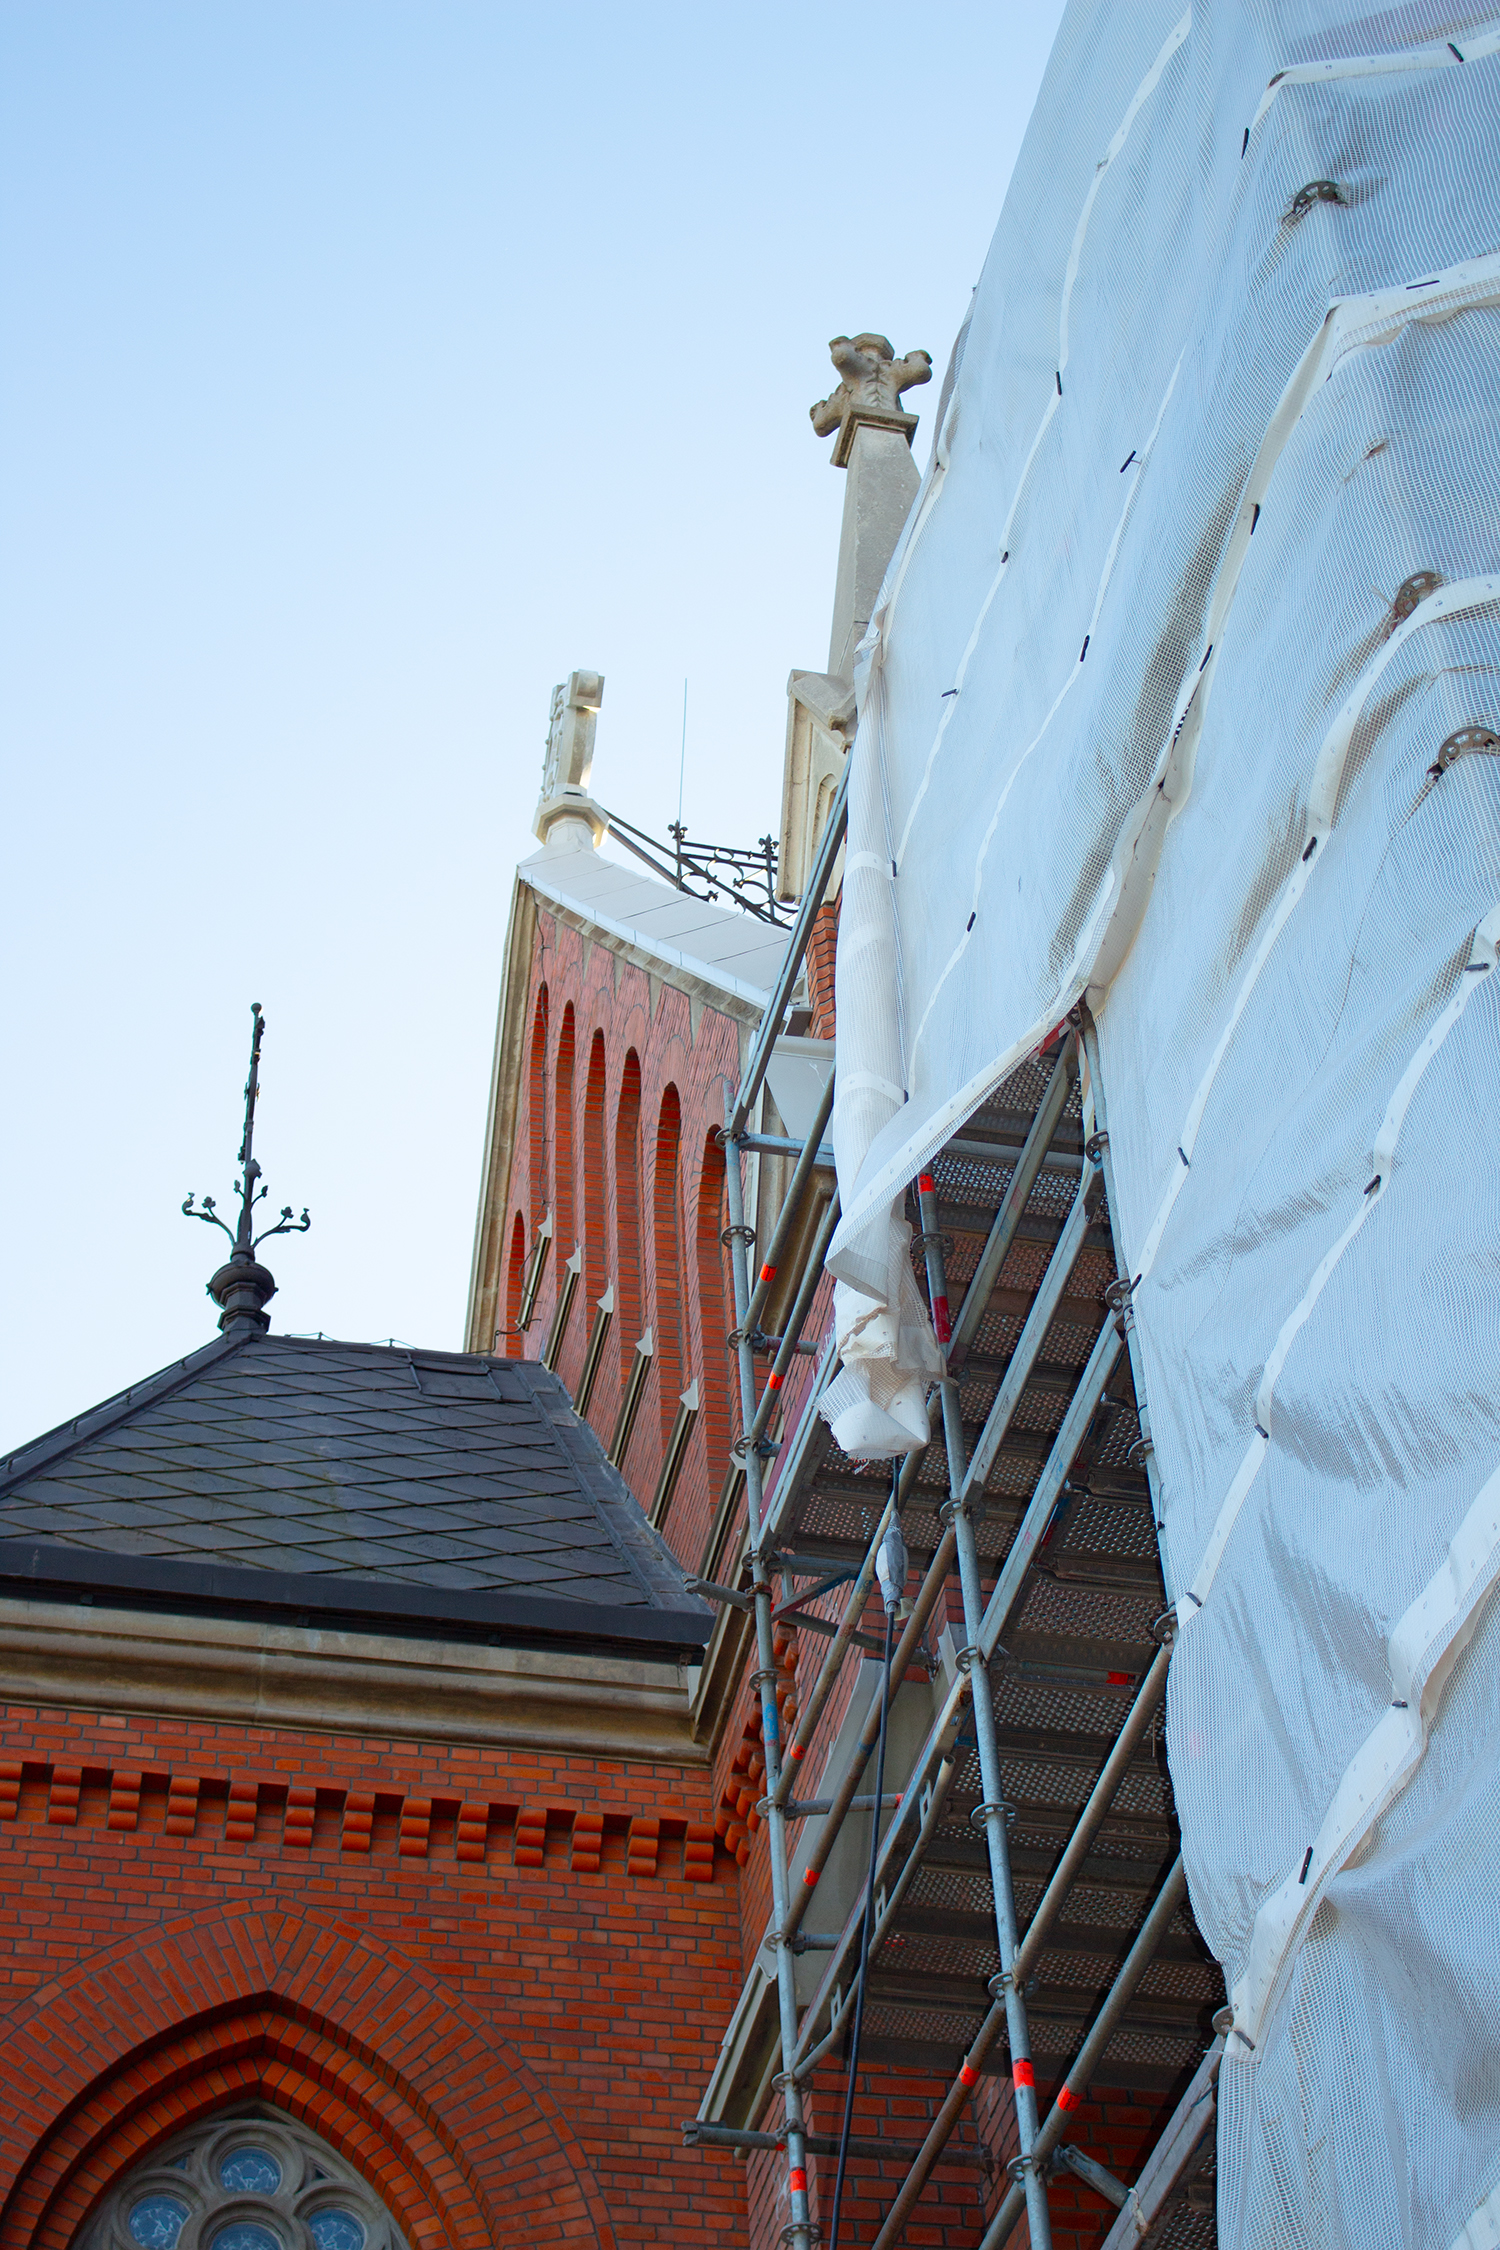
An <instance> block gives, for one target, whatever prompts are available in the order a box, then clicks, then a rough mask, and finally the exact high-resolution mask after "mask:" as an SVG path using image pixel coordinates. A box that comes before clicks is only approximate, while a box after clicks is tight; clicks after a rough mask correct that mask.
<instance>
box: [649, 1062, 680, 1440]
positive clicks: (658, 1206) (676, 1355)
mask: <svg viewBox="0 0 1500 2250" xmlns="http://www.w3.org/2000/svg"><path fill="white" fill-rule="evenodd" d="M681 1142H682V1101H681V1098H680V1096H679V1095H678V1092H677V1088H676V1087H675V1086H667V1087H666V1088H665V1089H664V1091H663V1093H662V1097H661V1109H660V1111H659V1113H658V1115H657V1121H656V1162H655V1164H654V1166H653V1168H652V1178H651V1247H652V1254H653V1256H654V1258H655V1262H656V1289H655V1305H656V1322H655V1326H654V1328H653V1331H652V1336H653V1341H654V1343H655V1346H656V1372H657V1385H656V1401H657V1413H658V1417H659V1419H660V1422H661V1432H662V1441H663V1443H665V1441H666V1439H667V1436H668V1434H669V1433H670V1431H671V1428H672V1423H673V1421H674V1419H675V1417H676V1414H677V1401H678V1398H679V1397H680V1395H681V1393H682V1390H683V1386H684V1385H685V1384H686V1382H687V1379H688V1367H687V1337H686V1333H685V1331H686V1327H687V1304H686V1284H687V1276H686V1274H685V1273H684V1271H683V1264H682V1218H681V1203H680V1198H681V1192H682V1190H681V1183H680V1181H679V1179H678V1161H677V1159H678V1151H679V1148H680V1146H681Z"/></svg>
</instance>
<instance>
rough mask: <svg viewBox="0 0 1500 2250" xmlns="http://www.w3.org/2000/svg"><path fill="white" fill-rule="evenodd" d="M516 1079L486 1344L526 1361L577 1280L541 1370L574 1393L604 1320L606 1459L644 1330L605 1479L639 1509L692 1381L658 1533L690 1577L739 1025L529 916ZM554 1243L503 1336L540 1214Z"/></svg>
mask: <svg viewBox="0 0 1500 2250" xmlns="http://www.w3.org/2000/svg"><path fill="white" fill-rule="evenodd" d="M526 1020H527V1022H528V1024H529V1025H530V1027H531V1029H530V1049H529V1068H528V1071H527V1080H526V1085H525V1089H524V1092H523V1095H522V1101H521V1106H520V1115H519V1116H518V1119H517V1127H516V1133H515V1143H514V1158H513V1162H512V1168H511V1174H510V1197H509V1202H508V1206H507V1215H506V1229H507V1235H506V1239H507V1240H508V1241H509V1242H510V1244H511V1252H510V1260H509V1272H508V1277H507V1287H506V1310H505V1316H504V1321H503V1324H502V1327H501V1331H500V1333H499V1335H498V1337H497V1340H496V1344H495V1348H496V1349H497V1350H499V1351H503V1352H505V1353H507V1354H508V1355H509V1356H510V1357H512V1358H516V1359H523V1358H524V1359H538V1358H540V1357H541V1355H542V1353H543V1351H544V1350H545V1349H546V1346H547V1344H548V1341H549V1339H550V1337H551V1335H552V1330H553V1323H554V1320H555V1318H556V1314H557V1308H558V1295H559V1291H560V1289H561V1288H562V1286H563V1283H564V1278H565V1268H566V1265H567V1261H568V1260H569V1258H570V1257H571V1256H572V1255H573V1251H574V1248H575V1245H581V1247H582V1252H583V1268H582V1278H581V1281H580V1285H579V1287H578V1289H577V1291H576V1293H575V1296H574V1300H573V1306H572V1311H571V1315H570V1318H569V1321H568V1326H567V1330H566V1333H565V1335H564V1337H563V1340H562V1346H561V1351H560V1353H559V1356H558V1360H557V1371H558V1373H559V1374H560V1375H561V1377H562V1379H563V1381H564V1382H565V1383H566V1384H567V1386H568V1391H569V1394H570V1396H572V1397H575V1398H576V1397H577V1395H578V1388H579V1383H580V1380H581V1378H582V1375H583V1370H584V1358H585V1354H586V1351H587V1348H588V1341H589V1335H590V1330H591V1325H592V1323H593V1321H594V1318H595V1306H596V1304H597V1301H598V1299H599V1297H600V1296H601V1295H602V1294H603V1292H604V1290H605V1288H606V1286H609V1285H612V1286H613V1289H614V1294H615V1305H614V1313H613V1316H612V1319H611V1321H610V1326H609V1333H608V1336H607V1339H606V1342H605V1347H604V1356H603V1359H602V1361H601V1363H600V1367H599V1373H598V1378H597V1380H596V1382H595V1384H594V1387H593V1391H592V1395H591V1396H590V1398H589V1401H588V1420H589V1422H590V1424H591V1425H592V1427H593V1428H594V1429H595V1430H596V1431H597V1432H598V1434H599V1436H600V1438H601V1439H602V1440H603V1442H604V1444H605V1445H606V1446H607V1445H608V1444H609V1443H610V1441H611V1438H612V1436H613V1434H614V1431H615V1427H616V1423H617V1420H618V1417H619V1413H620V1407H621V1403H622V1400H623V1398H624V1395H625V1389H626V1385H627V1383H628V1382H629V1380H630V1375H631V1370H632V1364H633V1361H634V1356H635V1348H636V1345H637V1343H638V1341H639V1340H640V1337H641V1335H642V1334H643V1332H644V1331H645V1330H646V1329H648V1328H649V1329H650V1330H651V1333H652V1341H653V1346H654V1349H653V1353H652V1360H651V1366H650V1370H649V1372H648V1374H647V1377H646V1383H645V1389H644V1392H643V1394H642V1398H641V1403H640V1407H639V1409H638V1411H637V1414H636V1417H635V1422H634V1426H633V1429H632V1432H631V1437H630V1442H629V1445H628V1446H627V1448H626V1450H625V1453H624V1456H623V1459H622V1462H621V1467H622V1469H623V1471H624V1474H625V1477H626V1479H627V1481H628V1482H629V1484H630V1487H631V1489H632V1491H634V1492H635V1494H636V1495H637V1497H638V1498H639V1499H640V1501H641V1503H642V1505H643V1506H646V1505H649V1503H650V1501H651V1498H652V1495H653V1494H654V1492H655V1490H656V1487H657V1481H658V1479H659V1477H660V1474H661V1468H662V1462H663V1459H664V1458H665V1455H666V1450H667V1442H668V1439H669V1438H670V1436H671V1432H672V1427H673V1423H674V1421H675V1418H676V1414H677V1406H678V1400H679V1398H680V1396H681V1394H682V1392H683V1391H684V1390H685V1389H686V1387H687V1385H688V1384H689V1383H690V1382H692V1381H694V1380H696V1382H697V1384H698V1392H699V1409H698V1419H697V1422H696V1423H695V1425H694V1428H693V1433H692V1436H691V1438H690V1439H689V1441H688V1447H687V1453H686V1457H685V1459H684V1461H683V1465H682V1470H681V1473H680V1476H679V1478H678V1482H677V1486H676V1490H675V1492H674V1494H673V1496H672V1500H671V1505H670V1508H669V1509H668V1510H667V1514H666V1519H665V1521H664V1523H663V1525H662V1529H663V1532H664V1534H665V1537H666V1539H667V1542H668V1544H669V1545H670V1546H671V1548H672V1549H673V1551H674V1553H675V1554H676V1555H677V1557H678V1559H679V1560H680V1561H681V1562H683V1563H684V1564H685V1565H686V1567H687V1568H688V1569H689V1570H693V1569H696V1568H697V1567H698V1564H699V1562H700V1560H701V1553H702V1546H703V1541H704V1539H705V1537H706V1535H707V1532H708V1528H709V1524H710V1521H711V1518H712V1514H713V1510H714V1506H715V1503H716V1502H717V1500H718V1497H719V1493H720V1490H721V1488H722V1486H723V1482H724V1477H725V1473H726V1471H727V1470H728V1467H729V1448H730V1444H731V1442H732V1439H733V1437H734V1435H735V1433H736V1431H737V1429H738V1419H739V1418H738V1413H737V1411H736V1409H735V1407H734V1404H733V1399H732V1391H731V1374H732V1369H731V1361H730V1357H729V1354H728V1353H727V1351H726V1350H725V1347H724V1338H725V1336H726V1334H727V1333H728V1331H729V1329H730V1328H731V1327H732V1326H733V1324H734V1316H733V1308H732V1297H731V1292H730V1286H729V1274H728V1267H727V1262H726V1259H725V1253H724V1247H723V1243H722V1241H721V1240H720V1236H721V1232H722V1229H723V1226H724V1214H723V1198H724V1152H723V1150H722V1148H721V1147H720V1146H719V1143H718V1141H717V1140H716V1139H715V1137H714V1136H715V1134H716V1133H717V1132H718V1130H719V1129H720V1127H722V1125H723V1123H724V1095H725V1091H726V1088H728V1089H731V1090H732V1089H733V1087H734V1086H736V1085H737V1084H738V1082H739V1073H740V1054H741V1027H740V1025H739V1023H738V1022H737V1021H736V1019H735V1018H733V1017H732V1016H730V1015H728V1014H726V1013H722V1012H720V1011H719V1010H717V1009H714V1008H710V1007H706V1006H703V1005H701V1004H700V1003H697V1002H693V1001H690V1000H689V999H688V998H687V997H686V996H685V995H684V994H683V993H681V992H678V991H676V990H674V989H673V988H672V987H671V986H670V985H665V984H663V983H661V982H660V981H659V980H658V979H656V978H654V977H650V976H648V975H647V974H646V972H645V971H644V970H643V969H640V968H637V967H636V966H635V965H634V964H633V963H630V962H626V961H623V960H621V959H620V958H619V956H618V955H616V954H615V953H613V952H611V951H610V950H609V948H608V947H607V946H605V945H603V944H601V943H598V942H592V943H591V942H589V941H586V940H585V939H584V938H583V937H582V936H580V934H579V933H578V932H577V931H576V930H575V929H573V928H572V927H571V926H570V925H569V924H567V923H565V922H562V921H560V920H559V919H558V918H557V917H556V916H554V915H551V914H549V913H547V912H546V911H545V910H543V911H541V912H539V914H538V916H537V930H536V942H535V945H534V947H533V951H532V960H531V976H530V986H529V990H528V992H527V1000H526ZM549 1210H550V1212H551V1214H552V1223H553V1235H552V1241H551V1246H550V1249H549V1251H548V1254H547V1263H546V1266H545V1268H544V1270H543V1274H542V1280H541V1287H540V1289H539V1290H538V1293H537V1297H536V1302H535V1306H534V1308H533V1311H532V1317H531V1319H530V1321H529V1322H528V1324H527V1326H526V1328H525V1330H524V1332H522V1331H520V1330H519V1329H518V1327H517V1316H518V1313H519V1311H520V1309H521V1293H522V1289H523V1287H524V1281H525V1275H526V1270H527V1265H528V1261H529V1259H530V1257H531V1255H532V1253H533V1250H534V1247H535V1242H536V1233H537V1229H538V1227H539V1226H540V1224H541V1222H542V1219H543V1217H544V1215H545V1214H546V1213H547V1212H548V1211H549Z"/></svg>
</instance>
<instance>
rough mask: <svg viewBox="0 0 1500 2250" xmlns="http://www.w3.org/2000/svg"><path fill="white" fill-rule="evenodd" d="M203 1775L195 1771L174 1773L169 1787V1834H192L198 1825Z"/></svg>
mask: <svg viewBox="0 0 1500 2250" xmlns="http://www.w3.org/2000/svg"><path fill="white" fill-rule="evenodd" d="M202 1786H203V1782H202V1777H201V1776H200V1775H198V1774H195V1773H176V1774H173V1776H172V1779H171V1782H170V1783H169V1785H168V1788H167V1834H168V1835H169V1836H191V1835H192V1833H193V1831H194V1829H195V1828H196V1827H197V1825H198V1792H199V1790H200V1789H201V1788H202Z"/></svg>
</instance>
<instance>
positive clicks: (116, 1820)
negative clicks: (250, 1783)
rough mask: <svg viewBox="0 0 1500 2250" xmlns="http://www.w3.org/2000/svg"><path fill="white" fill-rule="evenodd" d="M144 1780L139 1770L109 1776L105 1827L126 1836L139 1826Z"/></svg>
mask: <svg viewBox="0 0 1500 2250" xmlns="http://www.w3.org/2000/svg"><path fill="white" fill-rule="evenodd" d="M145 1778H146V1777H145V1775H144V1774H143V1773H141V1772H140V1771H139V1770H137V1771H136V1772H134V1773H116V1774H111V1775H110V1781H109V1812H108V1815H107V1817H106V1820H105V1826H106V1827H108V1828H113V1829H116V1830H117V1831H119V1832H120V1833H122V1834H128V1833H129V1832H130V1831H132V1830H133V1829H135V1828H136V1827H137V1826H138V1825H139V1823H140V1817H141V1784H142V1782H143V1781H144V1780H145ZM231 1794H232V1792H231Z"/></svg>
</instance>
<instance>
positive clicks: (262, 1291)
mask: <svg viewBox="0 0 1500 2250" xmlns="http://www.w3.org/2000/svg"><path fill="white" fill-rule="evenodd" d="M250 1014H251V1018H252V1020H253V1022H254V1026H255V1028H254V1030H253V1031H252V1033H251V1035H250V1075H249V1077H248V1078H247V1079H246V1080H245V1133H244V1138H243V1139H242V1140H241V1142H240V1156H239V1161H240V1165H241V1172H240V1177H239V1179H238V1180H237V1181H236V1182H235V1192H236V1193H237V1194H238V1196H239V1199H240V1220H239V1225H238V1227H237V1228H236V1227H231V1226H230V1225H229V1223H228V1222H227V1220H224V1219H221V1218H220V1217H219V1214H218V1212H217V1211H216V1210H215V1208H214V1199H213V1197H212V1196H211V1195H205V1197H204V1198H203V1201H202V1203H201V1204H200V1203H199V1202H198V1200H197V1197H196V1195H190V1196H189V1197H188V1199H187V1201H186V1202H185V1203H184V1204H183V1206H182V1209H183V1215H184V1217H186V1218H189V1219H202V1220H204V1221H205V1222H206V1223H207V1224H208V1225H209V1226H211V1227H219V1228H220V1229H222V1231H223V1232H224V1233H225V1234H227V1235H228V1237H229V1239H230V1241H231V1242H232V1243H233V1245H234V1247H233V1249H232V1250H231V1251H230V1253H229V1263H228V1264H227V1265H223V1266H220V1268H219V1270H218V1272H217V1273H216V1274H214V1275H213V1276H212V1278H211V1279H210V1281H209V1283H208V1294H209V1295H210V1297H212V1298H213V1300H214V1303H215V1304H216V1305H217V1306H218V1307H219V1308H220V1309H219V1326H220V1327H221V1328H228V1327H229V1326H230V1324H231V1323H232V1322H233V1321H236V1320H247V1321H249V1322H250V1324H251V1326H252V1327H255V1328H269V1327H270V1325H271V1323H270V1321H269V1320H268V1319H267V1318H266V1313H265V1307H266V1305H267V1304H269V1302H270V1300H271V1299H272V1298H273V1297H274V1296H275V1294H276V1280H275V1276H274V1275H273V1274H272V1273H271V1272H270V1270H269V1269H268V1268H267V1267H265V1266H263V1265H260V1264H258V1263H257V1261H256V1256H255V1253H256V1251H257V1249H258V1248H259V1247H260V1245H261V1243H263V1242H265V1241H267V1240H268V1239H269V1237H270V1236H271V1235H273V1234H306V1232H307V1230H308V1228H309V1227H310V1226H311V1225H312V1220H311V1219H310V1218H309V1217H308V1215H307V1212H306V1211H305V1210H304V1211H303V1213H302V1216H301V1218H300V1219H294V1218H293V1217H292V1207H291V1205H290V1203H287V1204H283V1206H282V1211H281V1217H280V1218H279V1219H278V1220H277V1222H276V1224H275V1226H274V1227H263V1228H262V1229H261V1231H260V1233H259V1234H256V1233H255V1231H254V1225H255V1220H254V1213H255V1206H256V1204H257V1203H263V1202H264V1201H265V1199H266V1196H267V1195H268V1194H269V1193H270V1190H269V1189H268V1188H264V1187H261V1186H259V1185H258V1182H259V1180H260V1166H259V1165H258V1164H257V1163H256V1161H255V1154H254V1143H255V1104H256V1101H257V1100H258V1098H259V1095H260V1043H261V1040H262V1039H263V1038H264V1037H265V1031H266V1019H265V1016H264V1015H263V1014H262V1012H261V1005H260V1002H259V1001H258V1000H253V1001H252V1002H251V1004H250Z"/></svg>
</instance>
